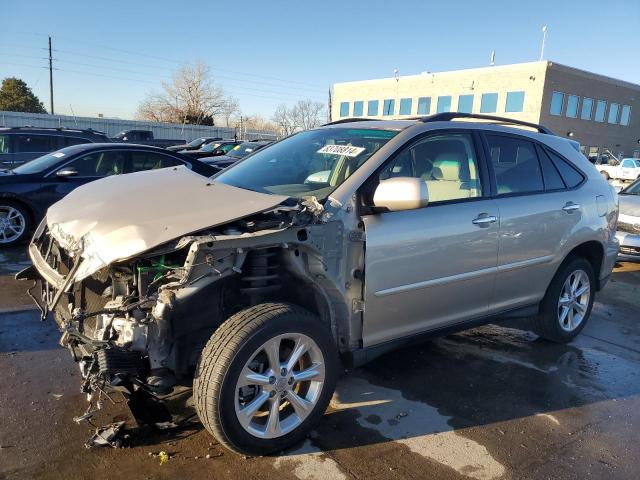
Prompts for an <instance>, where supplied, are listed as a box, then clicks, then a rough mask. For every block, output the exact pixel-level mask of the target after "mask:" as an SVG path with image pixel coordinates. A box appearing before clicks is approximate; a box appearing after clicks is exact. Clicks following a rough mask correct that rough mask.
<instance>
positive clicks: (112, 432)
mask: <svg viewBox="0 0 640 480" xmlns="http://www.w3.org/2000/svg"><path fill="white" fill-rule="evenodd" d="M125 423H126V422H115V423H110V424H108V425H104V426H102V427H98V428H96V433H94V434H93V436H92V437H91V438H90V439H89V440H87V442H86V443H85V444H84V446H85V448H93V447H107V446H108V447H113V448H120V447H122V445H123V442H124V441H125V440H126V438H127V435H125V434H124V432H123V428H124V424H125Z"/></svg>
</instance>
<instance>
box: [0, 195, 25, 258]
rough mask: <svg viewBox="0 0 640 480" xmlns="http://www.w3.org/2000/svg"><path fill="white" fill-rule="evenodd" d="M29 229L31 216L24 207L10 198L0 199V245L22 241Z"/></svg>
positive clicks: (7, 245) (15, 243)
mask: <svg viewBox="0 0 640 480" xmlns="http://www.w3.org/2000/svg"><path fill="white" fill-rule="evenodd" d="M30 231H31V217H30V215H29V212H28V211H27V209H26V208H25V207H23V206H22V205H20V204H19V203H16V202H12V201H10V200H0V247H10V246H12V245H17V244H18V243H20V242H22V241H24V240H25V239H26V238H27V236H28V235H29V232H30Z"/></svg>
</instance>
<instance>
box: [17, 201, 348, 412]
mask: <svg viewBox="0 0 640 480" xmlns="http://www.w3.org/2000/svg"><path fill="white" fill-rule="evenodd" d="M329 216H330V214H328V213H327V212H326V211H324V209H323V207H322V205H320V204H318V203H317V202H315V199H313V200H305V201H301V202H299V203H296V204H295V205H291V206H286V205H279V206H277V207H275V208H273V209H271V210H268V211H265V212H262V213H259V214H254V215H251V216H247V217H245V218H242V219H239V220H234V221H231V222H229V223H226V224H224V225H221V226H218V227H215V228H214V227H211V228H208V229H205V230H201V231H198V232H197V233H196V234H192V235H188V236H183V237H181V238H178V239H176V240H172V241H169V242H165V243H163V244H161V245H159V246H156V247H154V248H152V249H150V250H147V251H145V252H142V253H140V254H138V255H136V256H133V257H131V258H128V259H125V260H118V261H115V262H113V263H110V264H108V265H106V266H103V267H102V268H99V269H98V270H96V271H93V272H91V270H90V269H88V268H87V262H95V259H92V258H90V257H88V256H87V255H86V254H85V253H86V251H87V248H86V245H85V244H84V243H83V241H79V242H74V243H72V242H70V241H68V239H65V238H64V237H63V233H62V232H61V231H60V230H59V229H58V230H56V229H55V228H56V227H55V226H52V227H51V228H50V227H49V226H48V225H47V221H46V219H45V221H43V222H42V224H41V225H40V226H39V227H38V229H37V231H36V234H35V236H34V239H33V241H32V243H31V244H30V246H29V254H30V256H31V259H32V261H33V269H32V270H31V272H27V273H25V274H23V275H22V278H31V279H35V280H36V287H35V291H33V292H32V293H33V297H34V299H35V300H36V303H38V305H39V307H40V308H41V310H42V314H43V318H44V317H45V316H46V315H48V314H49V313H51V314H52V315H53V317H54V318H55V321H56V323H57V324H58V326H59V328H60V330H61V332H62V338H61V344H62V345H63V346H65V347H67V348H68V349H69V350H70V351H71V354H72V356H73V358H74V360H75V361H76V362H78V364H79V366H80V370H81V373H82V377H83V384H82V391H83V392H84V393H86V394H88V395H89V401H90V405H94V404H95V405H97V406H98V407H99V406H100V397H101V396H102V395H109V393H110V392H112V391H118V392H121V393H122V394H124V395H125V397H126V398H127V399H132V398H134V397H135V396H136V395H139V394H141V393H142V394H144V395H147V396H151V397H155V398H161V397H162V396H163V395H166V394H168V393H170V392H171V391H172V389H173V388H174V387H176V386H186V387H188V386H189V385H190V384H191V381H192V378H193V374H194V371H195V368H196V364H197V361H198V358H199V355H200V352H201V351H202V349H203V348H204V345H205V344H206V342H207V341H208V340H209V338H210V337H211V335H212V334H213V332H214V331H215V330H216V328H217V327H218V326H219V325H220V324H221V323H222V322H223V321H224V320H225V319H226V318H228V317H229V316H231V315H232V314H233V313H235V312H237V311H239V310H241V309H243V308H246V307H247V306H250V305H255V304H257V303H260V302H262V301H265V300H266V299H268V300H273V299H278V298H283V297H286V298H287V299H289V300H293V301H296V300H297V301H298V303H300V304H305V303H309V302H310V301H314V302H315V303H316V307H314V308H315V310H317V311H318V313H319V314H320V315H321V316H324V317H326V318H327V319H330V318H333V317H334V316H335V312H328V311H320V310H323V307H321V305H329V304H332V305H335V304H336V302H335V299H332V301H329V300H328V299H326V301H325V299H323V298H321V297H324V296H327V295H330V296H335V298H336V299H340V300H342V299H343V298H344V296H343V293H344V292H340V291H339V290H341V289H343V288H344V284H345V282H344V276H345V275H346V273H345V272H344V271H343V268H342V267H341V262H340V259H341V258H342V256H343V254H344V252H343V248H344V247H345V242H343V232H342V230H343V227H342V222H340V221H332V222H331V221H330V222H327V220H328V217H329ZM63 245H64V246H63ZM78 272H82V275H80V274H78ZM320 285H321V286H320ZM359 290H360V287H358V286H357V285H356V286H354V291H356V292H357V293H356V295H359ZM310 296H311V297H314V298H313V300H310V299H309V297H310ZM332 308H334V307H332ZM325 310H327V309H325ZM340 315H342V316H348V315H350V312H349V309H348V308H347V306H346V304H345V305H344V312H341V313H340ZM328 321H331V320H328ZM90 408H91V407H90ZM138 410H139V415H136V412H135V411H134V409H133V408H132V411H133V413H134V415H136V416H138V417H140V416H144V408H142V409H138ZM88 416H90V412H89V413H88ZM137 420H140V418H137Z"/></svg>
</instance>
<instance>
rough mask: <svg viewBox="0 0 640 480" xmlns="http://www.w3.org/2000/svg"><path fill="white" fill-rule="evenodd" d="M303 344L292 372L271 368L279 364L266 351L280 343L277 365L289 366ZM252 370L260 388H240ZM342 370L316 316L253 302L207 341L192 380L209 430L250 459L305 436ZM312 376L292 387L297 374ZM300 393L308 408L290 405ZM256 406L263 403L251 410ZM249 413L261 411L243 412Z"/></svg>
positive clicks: (295, 308) (281, 305)
mask: <svg viewBox="0 0 640 480" xmlns="http://www.w3.org/2000/svg"><path fill="white" fill-rule="evenodd" d="M294 341H295V343H293V342H294ZM298 341H300V342H301V343H302V342H304V343H306V344H307V346H308V349H307V351H306V352H305V353H303V354H302V357H301V360H300V361H299V362H297V363H295V365H294V368H291V369H290V370H288V371H287V374H286V375H284V376H283V375H282V373H284V372H283V371H280V372H276V371H275V370H276V369H272V368H271V367H272V363H275V361H274V362H271V361H269V357H268V355H267V351H266V349H265V346H272V345H274V344H275V345H280V347H279V352H280V355H279V358H278V360H277V362H278V363H280V365H279V366H284V365H286V361H287V360H288V359H289V358H290V357H291V356H293V355H292V353H293V352H295V351H297V346H298V345H299V343H298ZM301 343H300V344H301ZM272 352H273V350H272ZM287 352H289V357H287ZM272 355H273V353H272ZM271 358H275V357H273V356H272V357H271ZM257 359H260V360H259V361H258V360H257ZM282 359H284V360H285V363H282ZM319 359H321V360H319ZM253 360H255V363H252V361H253ZM303 361H304V362H305V363H304V364H303V363H302V362H303ZM249 365H252V367H251V371H250V372H249V370H247V369H248V368H249ZM253 365H255V367H254V366H253ZM301 365H304V368H302V367H301ZM296 368H297V370H296ZM285 370H286V368H285ZM247 372H249V373H250V374H251V381H252V382H258V380H254V378H259V381H260V383H251V384H249V386H242V383H243V380H242V379H245V378H247V377H245V376H244V375H242V373H245V374H246V373H247ZM304 372H306V373H304ZM308 372H311V373H310V374H309V373H308ZM337 372H338V355H337V350H336V346H335V341H334V339H333V336H332V334H331V332H330V331H329V329H328V328H327V327H325V326H324V325H323V324H322V323H320V321H319V320H318V319H317V318H316V317H315V315H313V314H311V313H310V312H308V311H307V310H304V309H302V308H300V307H298V306H295V305H291V304H286V303H265V304H260V305H256V306H253V307H250V308H247V309H246V310H242V311H240V312H238V313H236V314H235V315H233V316H231V317H230V318H229V319H228V320H226V321H225V322H224V323H223V324H222V325H221V326H220V327H219V328H218V329H217V330H216V332H215V333H214V334H213V336H212V337H211V338H210V339H209V341H208V342H207V345H206V346H205V348H204V350H203V351H202V354H201V356H200V360H199V362H198V366H197V369H196V375H195V378H194V382H193V392H194V399H195V407H196V412H197V414H198V416H199V418H200V420H201V422H202V423H203V425H204V426H205V428H206V429H207V430H208V431H209V432H210V433H211V434H212V435H213V436H214V437H215V438H216V439H217V440H218V441H219V442H220V443H221V444H222V445H224V446H225V447H227V448H229V449H230V450H232V451H234V452H237V453H240V454H243V455H252V456H253V455H267V454H271V453H274V452H279V451H281V450H284V449H285V448H287V447H290V446H292V445H294V444H296V443H297V442H299V441H301V440H302V439H303V438H305V437H306V435H307V433H308V432H309V430H311V429H312V428H313V427H314V426H315V425H316V424H317V423H318V422H319V421H320V419H321V418H322V416H323V414H324V412H325V410H326V408H327V406H328V404H329V401H330V400H331V396H332V395H333V391H334V389H335V383H336V377H337ZM314 373H317V375H316V376H313V377H312V376H309V378H311V380H306V381H303V380H301V381H300V382H299V383H298V382H295V383H293V384H291V383H290V382H294V380H291V378H293V376H295V375H298V376H299V377H300V378H302V375H301V374H305V375H313V374H314ZM276 377H277V378H276ZM296 378H297V377H296ZM267 379H268V382H267ZM319 379H322V381H319ZM287 385H290V386H287ZM295 389H298V390H297V393H296V392H294V393H295V394H296V397H297V400H300V399H303V400H305V401H308V402H309V403H304V402H298V401H297V400H296V401H293V400H294V399H295V398H296V397H293V396H290V395H291V392H292V391H293V390H295ZM241 394H242V395H241ZM265 396H266V397H265ZM264 398H266V400H265V399H264ZM289 398H291V400H292V401H290V400H289ZM309 399H310V400H309ZM252 402H253V403H252ZM260 402H262V403H260ZM292 402H293V403H292ZM294 403H295V404H296V407H297V408H294ZM258 404H260V405H262V406H261V407H256V408H257V409H258V410H254V409H253V406H255V405H258ZM274 404H275V405H277V406H275V407H274ZM274 408H275V409H276V410H274ZM247 411H255V412H256V413H254V414H253V415H245V412H247ZM273 412H276V413H275V414H274V413H273ZM299 412H302V413H300V414H299ZM241 418H242V419H243V423H241V420H240V419H241ZM247 419H248V421H247ZM271 419H274V421H273V423H272V422H271ZM276 420H277V421H276ZM260 422H262V423H260ZM276 424H277V425H276ZM271 425H274V427H273V428H271V427H270V426H271Z"/></svg>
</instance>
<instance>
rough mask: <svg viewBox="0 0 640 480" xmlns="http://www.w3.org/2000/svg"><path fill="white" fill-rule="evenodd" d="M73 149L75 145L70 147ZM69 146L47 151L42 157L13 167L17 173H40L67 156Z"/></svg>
mask: <svg viewBox="0 0 640 480" xmlns="http://www.w3.org/2000/svg"><path fill="white" fill-rule="evenodd" d="M68 148H70V149H73V147H68ZM68 148H63V149H62V150H58V151H57V152H51V153H47V154H46V155H43V156H41V157H38V158H36V159H34V160H31V161H30V162H27V163H24V164H22V165H20V166H19V167H16V168H14V169H13V171H14V172H15V173H19V174H22V175H26V174H29V173H40V172H44V171H45V170H47V169H49V168H51V167H53V166H54V165H56V164H58V163H59V162H60V161H61V160H62V159H64V158H66V157H67V156H68V154H69V152H67V150H68Z"/></svg>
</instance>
